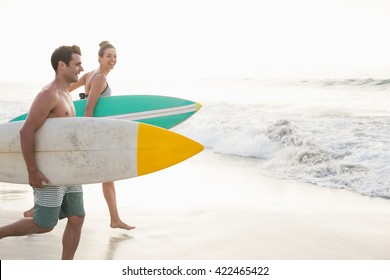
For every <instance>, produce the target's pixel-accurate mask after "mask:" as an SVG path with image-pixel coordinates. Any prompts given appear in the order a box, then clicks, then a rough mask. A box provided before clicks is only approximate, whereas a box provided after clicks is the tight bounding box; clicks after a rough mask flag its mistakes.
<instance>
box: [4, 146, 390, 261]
mask: <svg viewBox="0 0 390 280" xmlns="http://www.w3.org/2000/svg"><path fill="white" fill-rule="evenodd" d="M255 164H256V163H255V162H254V161H253V164H252V166H251V164H248V160H245V163H244V160H243V159H240V158H237V157H227V156H219V155H216V154H214V153H211V152H209V151H204V152H202V153H201V154H199V155H197V156H195V157H193V158H191V159H189V160H187V161H185V162H183V163H181V164H178V165H176V166H173V167H171V168H168V169H165V170H163V171H160V172H156V173H154V174H150V175H146V176H143V177H138V178H133V179H129V180H123V181H119V182H117V183H116V185H117V196H118V204H119V210H120V214H121V216H122V218H123V220H125V221H126V222H128V223H129V224H131V225H135V226H136V229H135V230H132V231H124V230H119V229H111V228H110V227H109V216H108V211H107V207H106V204H105V201H104V199H103V195H102V192H101V187H100V186H99V185H86V186H85V187H84V191H85V194H84V195H85V207H86V211H87V217H86V221H85V225H84V229H83V234H82V239H81V242H80V246H79V248H78V251H77V253H76V259H79V260H130V259H133V260H154V259H156V260H157V259H158V260H256V259H267V260H388V259H389V258H390V239H389V238H388V237H389V235H390V220H389V218H388V217H389V216H390V201H388V200H385V199H379V198H370V197H367V196H363V195H359V194H356V193H353V192H350V191H344V190H334V189H328V188H322V187H318V186H313V185H306V184H302V183H297V182H290V181H280V180H274V179H270V178H267V177H264V176H263V175H261V174H260V173H259V170H258V169H256V166H255ZM26 188H28V186H22V185H9V184H4V183H2V185H1V186H0V190H1V193H2V195H1V196H0V197H1V198H0V199H1V204H0V209H1V213H2V215H1V217H0V224H1V225H5V224H7V223H9V222H11V221H14V220H16V219H18V218H20V217H21V215H22V212H23V210H26V209H28V207H29V206H30V205H32V192H31V190H29V189H26ZM64 226H65V221H64V220H63V221H60V223H59V225H58V226H57V227H56V228H55V229H54V230H53V231H52V232H51V233H48V234H45V235H34V236H27V237H12V238H6V239H3V240H1V241H0V259H2V260H20V259H21V260H27V259H28V260H33V259H36V260H49V259H54V260H55V259H59V258H60V254H61V236H62V232H63V228H64Z"/></svg>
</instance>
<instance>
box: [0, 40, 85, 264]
mask: <svg viewBox="0 0 390 280" xmlns="http://www.w3.org/2000/svg"><path fill="white" fill-rule="evenodd" d="M51 64H52V66H53V69H54V71H55V78H54V80H53V81H52V82H51V83H50V84H48V85H47V86H45V87H44V88H43V89H42V90H41V92H40V93H39V94H38V95H37V96H36V98H35V100H34V102H33V103H32V105H31V108H30V111H29V114H28V117H27V119H26V121H25V123H24V125H23V127H22V129H21V130H20V142H21V148H22V153H23V157H24V160H25V162H26V166H27V171H28V176H29V183H30V186H32V187H33V189H34V216H33V218H25V219H22V220H19V221H17V222H14V223H12V224H9V225H6V226H3V227H1V228H0V239H1V238H4V237H8V236H22V235H29V234H34V233H46V232H49V231H51V230H53V228H54V227H55V226H56V224H57V222H58V220H59V219H62V218H65V217H67V218H68V221H67V224H66V228H65V231H64V234H63V238H62V246H63V249H62V259H73V258H74V254H75V252H76V249H77V247H78V244H79V241H80V236H81V229H82V226H83V223H84V217H85V211H84V204H83V192H82V187H81V186H49V185H50V178H46V177H45V175H44V174H43V173H42V172H41V171H40V170H39V168H38V166H37V164H36V161H35V152H34V150H35V133H36V132H37V131H38V130H39V128H40V127H41V126H42V125H43V124H44V122H45V121H46V119H47V118H58V117H74V116H75V115H76V110H75V107H74V105H73V102H72V98H71V96H70V94H69V92H68V88H69V86H70V84H71V83H74V82H77V81H78V79H79V78H78V76H79V74H80V72H82V71H84V69H83V67H82V65H81V51H80V48H79V47H78V46H75V45H74V46H61V47H59V48H57V49H56V50H55V51H54V52H53V54H52V56H51Z"/></svg>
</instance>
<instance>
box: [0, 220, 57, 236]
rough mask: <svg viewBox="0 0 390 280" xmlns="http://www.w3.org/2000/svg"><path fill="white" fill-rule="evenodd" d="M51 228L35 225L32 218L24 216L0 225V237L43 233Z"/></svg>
mask: <svg viewBox="0 0 390 280" xmlns="http://www.w3.org/2000/svg"><path fill="white" fill-rule="evenodd" d="M51 230H53V228H52V227H51V228H42V227H39V226H37V225H36V224H35V223H34V221H33V219H31V218H26V219H21V220H19V221H16V222H14V223H12V224H9V225H6V226H3V227H0V239H2V238H4V237H8V236H24V235H29V234H34V233H45V232H49V231H51Z"/></svg>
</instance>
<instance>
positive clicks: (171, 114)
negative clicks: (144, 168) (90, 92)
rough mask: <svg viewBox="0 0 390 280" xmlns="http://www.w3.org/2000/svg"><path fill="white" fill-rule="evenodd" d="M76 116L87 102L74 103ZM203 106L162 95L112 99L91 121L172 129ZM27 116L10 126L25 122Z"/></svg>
mask: <svg viewBox="0 0 390 280" xmlns="http://www.w3.org/2000/svg"><path fill="white" fill-rule="evenodd" d="M73 103H74V105H75V107H76V116H77V117H83V116H84V109H85V105H86V104H87V100H86V99H81V100H77V101H74V102H73ZM201 107H202V105H200V104H199V103H196V102H193V101H190V100H186V99H181V98H177V97H170V96H161V95H115V96H108V97H100V98H99V101H98V103H97V104H96V107H95V110H94V117H109V118H115V119H122V120H132V121H137V122H141V123H146V124H151V125H155V126H159V127H162V128H167V129H169V128H172V127H174V126H176V125H178V124H179V123H181V122H183V121H184V120H186V119H188V118H189V117H191V116H192V115H193V114H194V113H196V112H197V111H198V110H199V109H200V108H201ZM26 118H27V113H26V114H23V115H20V116H18V117H16V118H14V119H12V120H10V122H14V121H20V120H25V119H26Z"/></svg>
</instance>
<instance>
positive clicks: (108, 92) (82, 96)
mask: <svg viewBox="0 0 390 280" xmlns="http://www.w3.org/2000/svg"><path fill="white" fill-rule="evenodd" d="M97 74H98V73H96V74H95V75H94V76H93V77H92V79H91V81H92V80H93V78H95V76H96V75H97ZM79 96H80V99H85V98H88V94H85V93H80V94H79ZM100 96H102V97H104V96H111V88H110V86H109V85H108V83H107V86H106V88H105V89H104V90H103V91H102V92H101V93H100Z"/></svg>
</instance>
